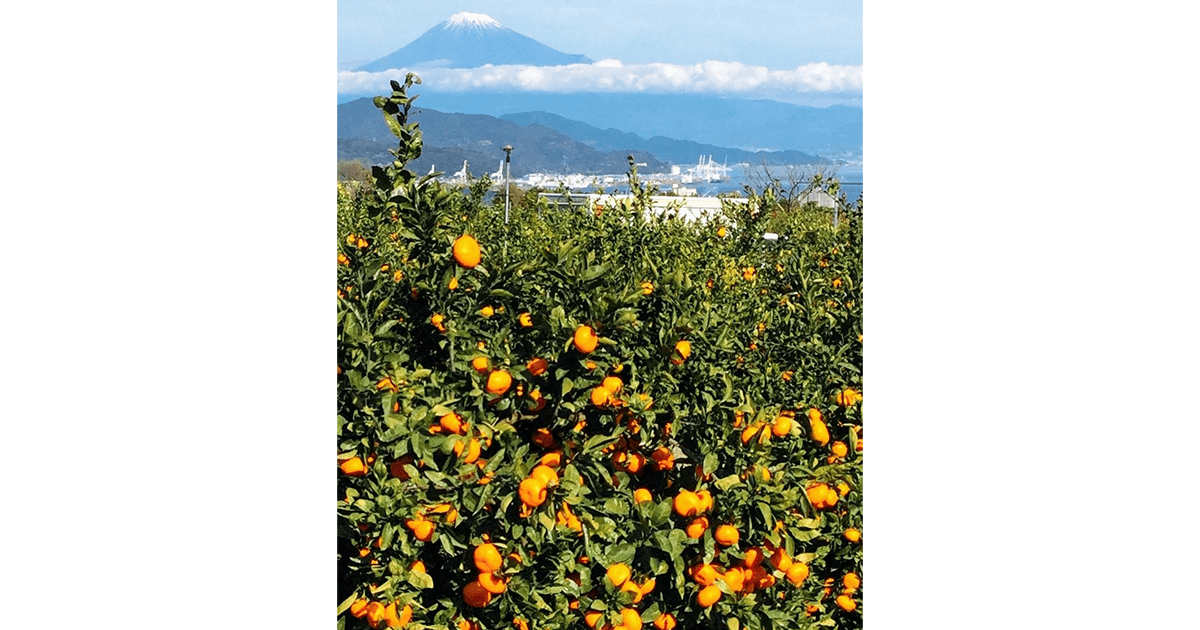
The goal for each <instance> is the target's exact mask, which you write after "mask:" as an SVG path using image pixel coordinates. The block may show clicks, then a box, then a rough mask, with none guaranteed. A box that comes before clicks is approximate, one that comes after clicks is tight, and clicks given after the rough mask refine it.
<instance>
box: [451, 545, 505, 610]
mask: <svg viewBox="0 0 1200 630" xmlns="http://www.w3.org/2000/svg"><path fill="white" fill-rule="evenodd" d="M472 560H473V561H474V563H475V568H476V569H477V570H478V571H479V574H478V575H477V576H476V577H475V579H474V580H472V581H470V582H467V584H466V586H464V587H463V589H462V597H463V602H465V603H466V604H467V605H468V606H471V607H473V608H483V607H484V606H487V605H488V604H490V603H491V601H492V596H493V595H500V594H502V593H504V591H506V590H508V578H507V577H505V576H503V575H501V574H500V566H501V564H502V562H503V558H502V556H501V555H500V549H499V548H497V547H496V545H495V544H493V543H491V542H485V543H483V544H481V545H479V546H477V547H475V551H474V553H473V554H472Z"/></svg>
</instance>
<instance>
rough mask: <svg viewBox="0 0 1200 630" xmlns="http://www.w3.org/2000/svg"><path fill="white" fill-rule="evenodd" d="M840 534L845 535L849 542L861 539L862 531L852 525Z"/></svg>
mask: <svg viewBox="0 0 1200 630" xmlns="http://www.w3.org/2000/svg"><path fill="white" fill-rule="evenodd" d="M842 535H843V536H845V537H846V540H849V541H850V542H858V541H860V540H862V532H860V531H858V530H857V529H854V528H853V527H851V528H849V529H847V530H846V531H844V532H842Z"/></svg>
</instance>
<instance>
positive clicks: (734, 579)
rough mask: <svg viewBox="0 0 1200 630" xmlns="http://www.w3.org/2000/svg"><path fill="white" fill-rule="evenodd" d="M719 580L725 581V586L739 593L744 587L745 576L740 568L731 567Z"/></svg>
mask: <svg viewBox="0 0 1200 630" xmlns="http://www.w3.org/2000/svg"><path fill="white" fill-rule="evenodd" d="M721 579H723V580H725V586H728V587H729V590H731V591H734V592H737V591H740V590H742V589H743V588H745V586H746V574H745V572H743V571H742V569H741V567H733V568H731V569H729V570H727V571H725V575H722V576H721Z"/></svg>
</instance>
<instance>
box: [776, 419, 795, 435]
mask: <svg viewBox="0 0 1200 630" xmlns="http://www.w3.org/2000/svg"><path fill="white" fill-rule="evenodd" d="M791 432H792V419H791V418H789V417H787V416H779V417H778V418H775V424H773V425H771V433H774V434H775V437H783V436H785V435H787V434H789V433H791Z"/></svg>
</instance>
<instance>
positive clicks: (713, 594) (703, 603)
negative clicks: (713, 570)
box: [696, 584, 721, 608]
mask: <svg viewBox="0 0 1200 630" xmlns="http://www.w3.org/2000/svg"><path fill="white" fill-rule="evenodd" d="M719 599H721V589H720V588H719V587H718V586H717V585H716V584H711V585H709V586H705V587H704V588H702V589H700V592H699V593H697V594H696V603H697V604H700V607H701V608H708V607H709V606H712V605H713V604H715V603H717V600H719Z"/></svg>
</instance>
